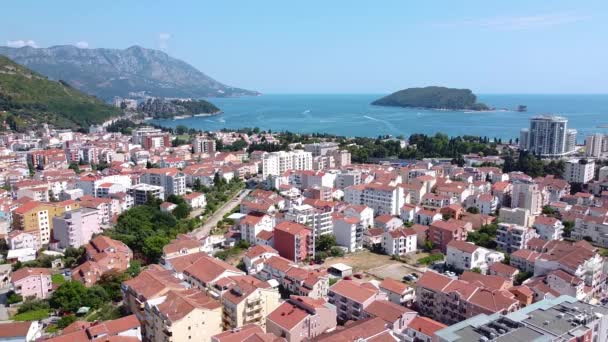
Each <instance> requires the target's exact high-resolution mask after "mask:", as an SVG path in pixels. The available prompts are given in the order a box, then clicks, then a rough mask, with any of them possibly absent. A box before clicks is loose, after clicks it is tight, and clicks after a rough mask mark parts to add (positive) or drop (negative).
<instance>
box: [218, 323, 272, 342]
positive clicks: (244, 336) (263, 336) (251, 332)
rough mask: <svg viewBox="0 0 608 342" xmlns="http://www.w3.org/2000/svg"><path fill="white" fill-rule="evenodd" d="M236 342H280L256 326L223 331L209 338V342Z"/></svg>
mask: <svg viewBox="0 0 608 342" xmlns="http://www.w3.org/2000/svg"><path fill="white" fill-rule="evenodd" d="M237 341H273V342H280V341H284V340H283V339H278V340H277V336H276V335H274V334H271V333H266V332H264V330H263V329H262V328H261V327H260V326H259V325H257V324H247V325H245V326H243V327H241V328H238V329H232V330H228V331H224V332H223V333H220V334H217V335H214V336H212V337H211V342H237Z"/></svg>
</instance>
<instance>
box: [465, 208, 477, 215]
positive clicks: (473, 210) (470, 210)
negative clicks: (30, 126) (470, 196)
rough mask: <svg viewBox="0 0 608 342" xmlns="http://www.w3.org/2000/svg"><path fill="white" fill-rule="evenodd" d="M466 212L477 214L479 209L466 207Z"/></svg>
mask: <svg viewBox="0 0 608 342" xmlns="http://www.w3.org/2000/svg"><path fill="white" fill-rule="evenodd" d="M467 212H468V213H471V214H479V209H478V208H477V207H468V208H467Z"/></svg>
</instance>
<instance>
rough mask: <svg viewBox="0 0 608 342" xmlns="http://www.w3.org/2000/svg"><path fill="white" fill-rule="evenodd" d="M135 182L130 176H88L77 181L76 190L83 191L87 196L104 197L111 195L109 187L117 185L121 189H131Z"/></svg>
mask: <svg viewBox="0 0 608 342" xmlns="http://www.w3.org/2000/svg"><path fill="white" fill-rule="evenodd" d="M132 184H133V181H132V179H131V177H130V176H128V175H108V176H99V175H92V174H87V175H84V176H81V177H80V178H78V179H77V180H76V188H78V189H82V192H83V193H84V194H85V195H90V196H94V197H104V195H109V193H108V186H109V185H117V186H119V187H120V188H124V189H126V188H129V187H130V186H131V185H132Z"/></svg>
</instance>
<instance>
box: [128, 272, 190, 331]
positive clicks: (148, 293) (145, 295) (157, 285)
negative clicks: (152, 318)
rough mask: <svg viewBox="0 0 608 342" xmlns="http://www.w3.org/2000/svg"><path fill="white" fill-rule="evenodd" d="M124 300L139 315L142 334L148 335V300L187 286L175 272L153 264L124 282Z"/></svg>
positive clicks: (130, 310) (152, 300)
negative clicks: (146, 331)
mask: <svg viewBox="0 0 608 342" xmlns="http://www.w3.org/2000/svg"><path fill="white" fill-rule="evenodd" d="M121 289H122V293H123V302H124V303H125V307H126V308H127V310H128V311H129V312H131V313H133V314H135V316H136V317H137V319H138V320H139V322H140V324H141V327H142V335H144V336H145V335H146V333H145V328H146V320H147V319H148V317H147V316H146V312H145V311H144V309H145V307H146V304H147V302H148V301H151V302H156V301H157V299H159V298H162V297H165V296H166V294H167V293H168V292H169V291H172V290H173V291H181V290H185V289H186V287H185V286H184V285H183V284H182V281H181V280H180V279H178V278H176V277H174V276H173V272H171V271H169V270H166V269H164V268H162V267H161V266H160V265H156V264H152V265H150V266H148V267H147V268H146V269H144V270H143V271H142V272H141V273H140V274H139V275H138V276H136V277H135V278H132V279H129V280H127V281H125V282H123V283H122V286H121Z"/></svg>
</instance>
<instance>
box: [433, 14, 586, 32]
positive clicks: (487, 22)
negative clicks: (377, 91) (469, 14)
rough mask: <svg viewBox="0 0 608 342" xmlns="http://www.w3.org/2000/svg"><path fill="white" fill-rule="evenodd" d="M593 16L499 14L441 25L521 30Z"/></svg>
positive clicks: (546, 26) (569, 22) (573, 21)
mask: <svg viewBox="0 0 608 342" xmlns="http://www.w3.org/2000/svg"><path fill="white" fill-rule="evenodd" d="M590 19H591V16H589V15H581V14H576V13H563V12H562V13H545V14H538V15H527V16H497V17H488V18H481V19H466V20H462V21H457V22H447V23H443V24H441V25H440V26H444V27H457V26H471V27H478V28H482V29H492V30H504V31H519V30H531V29H543V28H550V27H555V26H560V25H565V24H573V23H578V22H583V21H587V20H590Z"/></svg>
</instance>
